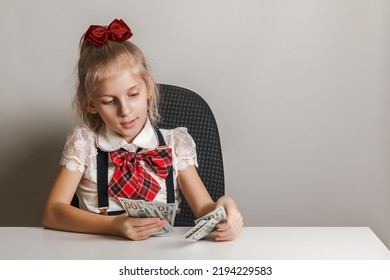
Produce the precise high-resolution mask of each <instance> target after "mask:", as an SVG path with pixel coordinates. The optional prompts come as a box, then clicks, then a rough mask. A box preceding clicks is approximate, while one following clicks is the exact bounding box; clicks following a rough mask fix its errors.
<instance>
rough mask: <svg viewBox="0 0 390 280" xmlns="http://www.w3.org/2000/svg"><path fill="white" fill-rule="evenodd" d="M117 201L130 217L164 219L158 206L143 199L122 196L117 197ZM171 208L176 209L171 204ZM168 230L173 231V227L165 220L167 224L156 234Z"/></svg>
mask: <svg viewBox="0 0 390 280" xmlns="http://www.w3.org/2000/svg"><path fill="white" fill-rule="evenodd" d="M119 202H120V203H121V204H122V207H123V208H124V209H125V210H126V212H127V214H128V215H129V216H131V217H136V218H149V217H159V218H162V219H166V218H165V217H164V215H163V214H162V213H160V212H159V210H158V208H157V207H155V205H154V203H151V204H147V202H146V201H144V200H134V199H128V198H122V197H120V198H119ZM160 208H161V205H160ZM171 208H175V211H176V206H174V207H172V206H171ZM166 216H168V215H166ZM173 218H174V217H173ZM170 232H173V227H172V226H171V225H170V223H169V221H168V220H167V224H166V225H165V226H164V228H163V229H161V231H159V232H158V233H157V234H158V235H161V234H165V233H170Z"/></svg>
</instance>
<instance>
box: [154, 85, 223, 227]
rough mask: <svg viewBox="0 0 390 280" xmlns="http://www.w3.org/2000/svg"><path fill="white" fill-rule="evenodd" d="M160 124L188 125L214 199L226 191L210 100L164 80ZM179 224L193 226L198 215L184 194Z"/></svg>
mask: <svg viewBox="0 0 390 280" xmlns="http://www.w3.org/2000/svg"><path fill="white" fill-rule="evenodd" d="M159 87H160V98H161V100H160V108H159V110H160V115H161V116H162V121H161V122H160V123H159V125H158V127H159V128H166V129H172V128H176V127H180V126H182V127H186V128H187V129H188V132H189V133H190V135H191V136H192V138H193V139H194V141H195V143H196V152H197V156H198V163H199V168H198V173H199V176H200V178H201V179H202V181H203V183H204V185H205V186H206V188H207V190H208V192H209V193H210V195H211V197H212V198H213V199H214V200H217V199H218V198H220V197H221V196H223V195H224V194H225V181H224V169H223V161H222V150H221V143H220V139H219V132H218V127H217V123H216V121H215V118H214V115H213V113H212V111H211V109H210V107H209V105H208V104H207V103H206V101H205V100H204V99H203V98H202V97H200V96H199V95H198V94H196V93H195V92H193V91H190V90H188V89H185V88H181V87H177V86H173V85H165V84H160V85H159ZM181 199H182V203H181V205H180V208H181V211H180V213H178V214H177V215H176V220H175V226H193V225H194V219H195V218H194V216H193V214H192V211H191V209H190V207H189V206H188V204H187V202H186V201H185V198H184V197H183V195H181Z"/></svg>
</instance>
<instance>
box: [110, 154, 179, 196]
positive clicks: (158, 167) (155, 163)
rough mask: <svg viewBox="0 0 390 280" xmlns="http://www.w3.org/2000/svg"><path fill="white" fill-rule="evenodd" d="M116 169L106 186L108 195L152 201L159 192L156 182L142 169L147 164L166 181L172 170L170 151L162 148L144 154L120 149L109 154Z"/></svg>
mask: <svg viewBox="0 0 390 280" xmlns="http://www.w3.org/2000/svg"><path fill="white" fill-rule="evenodd" d="M110 157H111V159H112V162H113V163H114V165H115V167H116V169H115V172H114V175H113V176H112V179H111V182H110V184H109V186H108V190H107V193H108V195H110V196H112V197H114V198H116V199H117V198H118V197H125V198H131V199H144V200H146V201H152V200H153V199H154V198H155V196H156V195H157V193H158V192H159V191H160V185H159V184H158V182H157V181H156V180H155V179H154V178H153V177H152V176H151V175H150V174H149V173H148V172H147V171H146V170H145V169H144V168H143V167H142V165H141V163H140V161H144V162H145V163H146V164H148V165H149V166H150V167H151V168H152V169H153V171H154V172H156V174H157V175H158V176H159V177H161V178H162V179H166V178H167V176H168V173H169V171H170V170H171V168H172V149H171V148H164V149H159V148H157V149H156V150H147V151H145V152H139V153H134V152H128V151H126V150H124V149H120V150H118V151H115V152H110Z"/></svg>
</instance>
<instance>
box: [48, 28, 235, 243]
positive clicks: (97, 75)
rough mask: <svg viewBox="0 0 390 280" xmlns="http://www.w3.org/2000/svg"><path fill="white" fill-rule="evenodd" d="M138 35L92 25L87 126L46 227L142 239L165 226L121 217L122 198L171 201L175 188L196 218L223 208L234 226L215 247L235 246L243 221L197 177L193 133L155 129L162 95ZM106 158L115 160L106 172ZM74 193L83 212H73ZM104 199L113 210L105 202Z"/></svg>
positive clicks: (228, 225)
mask: <svg viewBox="0 0 390 280" xmlns="http://www.w3.org/2000/svg"><path fill="white" fill-rule="evenodd" d="M131 36H132V33H131V30H130V29H129V27H128V26H127V25H126V24H125V23H124V22H123V21H122V20H114V21H113V22H112V23H111V24H110V25H109V26H108V27H107V28H106V27H102V26H97V25H91V26H90V28H89V29H88V30H87V32H86V33H85V34H84V35H83V37H82V38H81V42H80V58H79V62H78V79H79V80H78V88H77V94H76V97H75V105H76V108H77V111H78V114H79V117H80V118H81V121H82V123H83V124H84V126H82V127H76V128H75V129H74V131H73V133H71V134H70V135H69V136H68V139H67V142H66V144H65V148H64V151H63V156H62V159H61V167H60V170H59V174H58V176H57V178H56V180H55V182H54V184H53V186H52V190H51V192H50V194H49V196H48V200H47V202H46V207H45V211H44V214H43V219H42V221H43V225H44V226H45V227H47V228H53V229H60V230H67V231H75V232H86V233H98V234H108V235H118V236H122V237H125V238H128V239H131V240H142V239H145V238H147V237H149V236H151V235H153V234H155V233H157V232H159V231H160V230H161V229H162V228H163V227H164V226H165V223H166V221H165V220H162V219H160V218H133V217H129V216H128V215H127V214H118V213H121V211H122V212H123V208H122V207H121V204H120V203H119V201H118V198H119V197H128V198H131V199H143V200H147V201H156V202H166V201H167V196H169V192H170V191H169V189H172V190H173V191H171V193H172V194H173V195H172V196H173V197H174V198H173V200H174V201H175V202H176V203H179V189H180V191H181V192H182V193H183V194H184V196H185V198H186V200H187V202H188V204H189V205H190V207H191V209H192V211H193V213H194V215H195V216H196V217H201V216H203V215H205V214H206V213H209V212H211V211H212V210H214V209H215V208H217V207H219V206H221V205H223V206H224V207H225V210H226V214H227V221H226V222H225V223H221V224H218V225H217V228H216V230H215V232H214V236H215V240H218V241H226V240H232V239H234V238H235V237H236V236H237V235H238V234H239V232H240V230H241V227H242V217H241V214H240V212H239V211H238V209H237V206H236V204H235V202H234V200H233V199H232V198H231V197H228V196H224V197H221V198H220V199H218V201H216V202H214V201H213V200H212V199H211V197H210V195H209V194H208V192H207V190H206V188H205V186H204V185H203V183H202V181H201V180H200V178H199V176H198V174H197V171H196V168H195V166H196V165H197V160H196V152H195V144H194V142H193V140H192V138H191V136H190V135H189V134H188V132H187V130H186V129H185V128H176V129H173V130H163V129H162V130H156V129H154V127H153V126H154V125H155V124H156V122H157V120H158V111H157V101H158V90H157V87H156V84H155V82H154V80H153V78H152V76H151V75H150V73H149V71H148V69H147V66H146V63H145V60H144V57H143V54H142V52H141V51H140V50H139V49H138V48H137V47H136V46H135V45H134V44H132V43H131V42H129V41H127V40H128V39H129V38H130V37H131ZM164 142H165V143H164ZM164 145H166V146H168V147H164V148H163V147H161V146H164ZM102 154H103V155H104V154H109V156H106V157H107V158H106V159H105V161H106V166H105V168H103V171H102V169H101V167H99V166H101V164H100V163H99V162H103V163H104V160H103V161H102V160H101V155H102ZM155 158H157V159H155ZM130 163H132V164H133V165H131V164H130ZM121 164H122V165H121ZM129 166H130V167H129ZM128 168H130V169H131V170H130V171H129V170H128ZM160 169H161V170H163V171H162V172H160V171H158V170H160ZM168 170H172V173H173V174H172V173H171V175H169V174H167V173H168ZM160 173H161V174H160ZM169 176H171V177H173V180H172V181H173V183H171V184H169V183H168V179H167V177H169ZM100 178H102V179H100ZM134 178H135V179H134ZM165 179H167V180H165ZM99 180H100V181H99ZM104 181H106V182H110V184H109V186H108V187H107V186H106V188H108V190H107V191H106V192H105V193H104V194H101V193H99V194H98V189H99V184H101V183H99V182H104ZM137 182H141V183H137ZM170 185H172V186H170ZM75 193H76V194H77V196H78V198H79V203H80V208H76V207H73V206H71V205H70V203H71V201H72V198H73V196H74V194H75ZM104 196H105V197H106V198H105V200H106V204H104V201H103V202H102V203H101V201H100V200H101V197H104ZM97 213H100V214H105V215H98V214H97ZM107 214H108V215H107ZM115 214H118V215H115Z"/></svg>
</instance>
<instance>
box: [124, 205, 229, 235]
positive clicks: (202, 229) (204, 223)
mask: <svg viewBox="0 0 390 280" xmlns="http://www.w3.org/2000/svg"><path fill="white" fill-rule="evenodd" d="M119 201H120V203H121V204H122V207H123V208H124V209H125V210H126V212H127V214H128V215H129V216H131V217H136V218H148V217H160V218H162V219H165V220H167V224H166V225H165V226H164V228H163V229H162V230H161V231H159V232H158V233H157V234H156V235H165V234H168V233H172V232H173V224H174V221H175V215H176V210H177V204H176V203H160V202H147V201H145V200H133V199H128V198H119ZM224 220H226V212H225V209H224V208H223V206H220V207H218V208H217V209H215V210H214V211H212V212H210V213H208V214H206V215H204V216H203V217H201V218H199V219H197V220H195V224H196V225H195V226H194V227H193V228H191V229H190V230H189V231H188V232H186V233H185V234H184V235H182V236H181V239H183V240H189V241H197V240H200V239H202V238H203V237H205V236H207V235H209V234H210V233H211V232H212V231H213V230H214V228H215V225H216V224H218V223H219V222H223V221H224Z"/></svg>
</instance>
